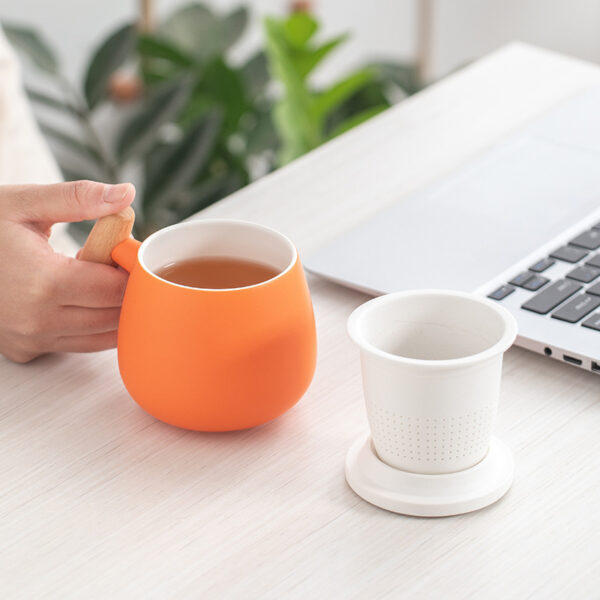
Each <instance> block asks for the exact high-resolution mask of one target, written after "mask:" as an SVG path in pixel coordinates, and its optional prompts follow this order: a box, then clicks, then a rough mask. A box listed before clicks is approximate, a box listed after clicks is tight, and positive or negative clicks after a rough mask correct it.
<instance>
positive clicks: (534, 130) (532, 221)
mask: <svg viewBox="0 0 600 600" xmlns="http://www.w3.org/2000/svg"><path fill="white" fill-rule="evenodd" d="M365 194H368V190H365ZM305 266H306V268H307V269H308V270H309V271H312V272H314V273H318V274H320V275H323V276H325V277H327V278H329V279H332V280H334V281H336V282H338V283H341V284H343V285H346V286H349V287H352V288H355V289H358V290H361V291H364V292H367V293H369V294H372V295H378V294H383V293H388V292H393V291H398V290H408V289H414V288H446V289H457V290H466V291H475V292H477V293H480V294H482V295H485V296H488V297H489V298H492V299H494V300H495V301H496V302H499V303H501V304H502V305H503V306H505V307H506V308H508V309H509V310H510V311H511V312H512V314H513V315H514V316H515V317H516V319H517V321H518V324H519V336H518V338H517V342H516V343H517V344H518V345H519V346H522V347H524V348H527V349H529V350H533V351H535V352H539V353H542V354H545V355H546V356H549V357H552V358H554V359H557V360H560V361H562V362H567V363H569V364H571V365H574V366H577V367H579V368H582V369H585V370H587V371H593V372H597V373H599V374H600V88H594V89H592V90H590V91H587V92H585V93H582V94H579V95H577V96H575V97H573V98H571V99H570V100H567V101H565V102H563V103H562V104H560V105H559V106H558V107H557V108H554V109H552V110H551V111H550V112H547V113H545V114H544V115H543V116H541V117H539V118H537V119H536V120H535V121H533V122H531V123H530V124H529V125H527V126H526V127H524V128H521V129H520V130H519V131H518V132H517V133H516V134H514V135H512V136H511V137H510V138H508V139H504V140H503V141H502V142H501V143H500V144H498V145H496V146H494V147H493V148H491V149H490V150H488V151H486V152H485V153H484V154H481V155H480V156H479V157H478V158H477V159H475V160H472V161H470V162H469V163H468V164H466V165H464V166H463V167H462V168H460V169H459V170H457V171H455V172H454V173H453V174H452V175H450V176H448V177H445V178H444V179H443V180H441V181H439V182H437V183H436V184H435V185H432V186H429V187H427V188H426V189H423V190H422V191H420V192H418V193H414V194H411V195H408V196H406V197H404V198H399V200H398V202H397V203H395V204H394V205H393V206H391V207H389V208H386V209H385V210H383V211H382V212H380V213H378V214H377V215H375V216H374V217H373V218H371V219H370V220H368V221H365V222H364V223H362V224H361V225H360V226H358V227H356V228H355V229H353V230H351V231H349V232H347V233H345V234H344V235H342V236H340V237H338V238H336V239H334V240H332V241H331V242H330V243H329V244H327V245H326V246H325V247H323V248H321V249H320V250H319V251H317V252H316V253H315V254H313V255H312V256H308V257H307V258H306V259H305Z"/></svg>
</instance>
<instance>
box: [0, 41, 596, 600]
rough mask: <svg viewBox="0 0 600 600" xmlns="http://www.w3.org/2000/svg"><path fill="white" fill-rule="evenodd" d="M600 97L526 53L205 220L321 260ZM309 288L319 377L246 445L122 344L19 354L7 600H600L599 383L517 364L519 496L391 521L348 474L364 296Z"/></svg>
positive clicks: (4, 572)
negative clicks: (536, 119)
mask: <svg viewBox="0 0 600 600" xmlns="http://www.w3.org/2000/svg"><path fill="white" fill-rule="evenodd" d="M597 83H600V69H598V68H597V67H594V66H591V65H588V64H585V63H582V62H580V61H577V60H573V59H569V58H565V57H561V56H558V55H555V54H552V53H549V52H546V51H543V50H539V49H536V48H532V47H528V46H524V45H521V44H513V45H510V46H508V47H506V48H504V49H502V50H500V51H498V52H496V53H495V54H493V55H491V56H489V57H487V58H485V59H483V60H481V61H479V62H477V63H475V64H473V65H471V66H470V67H468V68H466V69H464V70H462V71H461V72H459V73H457V74H455V75H453V76H451V77H450V78H448V79H447V80H445V81H443V82H441V83H439V84H436V85H434V86H432V87H431V88H429V89H427V90H426V91H424V92H423V93H421V94H419V95H417V96H414V97H412V98H410V99H408V100H407V101H406V102H404V103H402V104H400V105H398V106H397V107H395V108H393V109H391V110H389V111H387V112H386V113H384V114H382V115H381V116H378V117H376V118H375V119H373V120H372V121H370V122H369V123H367V124H365V125H363V126H361V127H359V128H358V129H356V130H354V131H351V132H350V133H349V134H347V135H345V136H343V137H342V138H340V139H337V140H335V141H333V142H331V143H329V144H328V145H326V146H325V147H322V148H320V149H318V150H317V151H315V152H313V153H311V154H309V155H308V156H305V157H303V158H301V159H300V160H298V161H296V162H295V163H293V164H292V165H290V166H288V167H286V168H284V169H281V170H280V171H278V172H276V173H274V174H272V175H270V176H267V177H265V178H264V179H262V180H261V181H259V182H257V183H255V184H253V185H251V186H249V187H248V188H246V189H244V190H242V191H240V192H238V193H236V194H234V195H233V196H231V197H230V198H228V199H226V200H224V201H222V202H220V203H219V204H217V205H215V206H213V207H210V208H209V209H208V210H206V211H204V212H203V213H202V214H201V215H199V216H200V218H203V217H208V216H230V217H236V218H243V219H249V220H253V221H257V222H260V223H264V224H267V225H271V226H274V227H276V228H278V229H280V230H281V231H283V232H284V233H286V234H288V235H289V236H291V237H292V239H293V240H294V241H295V242H296V244H297V245H298V248H299V251H300V255H301V256H302V255H306V253H308V252H310V251H311V250H312V249H314V248H316V247H318V246H319V245H320V244H322V243H323V242H325V241H327V240H328V239H330V238H331V236H332V235H335V234H336V233H338V232H340V231H343V230H345V229H347V228H349V227H351V226H352V225H354V224H356V223H357V222H359V221H360V220H361V219H363V218H365V217H366V216H367V215H369V214H371V213H373V212H374V211H376V210H378V209H380V208H382V207H384V206H386V205H387V204H389V203H390V202H393V201H395V200H397V199H398V198H399V197H400V196H402V194H404V193H407V192H409V191H411V190H413V189H415V188H417V187H419V186H421V185H423V184H424V183H426V182H429V181H431V180H432V179H434V178H436V177H438V176H440V175H442V174H443V173H446V172H448V171H449V170H451V169H452V168H453V167H455V166H456V165H458V164H460V163H461V162H463V161H465V160H466V159H468V158H469V157H470V156H472V155H474V154H476V153H477V152H479V151H480V150H481V149H482V148H484V147H486V146H488V145H490V144H491V143H493V142H494V141H496V140H498V139H500V138H501V137H502V136H504V135H506V134H507V133H509V132H510V131H511V130H513V129H514V128H515V127H517V126H518V125H519V124H521V123H523V122H525V121H527V120H528V119H530V118H532V117H533V116H535V115H537V114H539V113H540V112H542V111H543V110H545V109H547V108H549V107H551V106H553V105H554V104H556V103H557V102H558V101H559V100H560V99H561V98H564V97H566V96H568V95H571V94H573V93H575V92H576V91H577V90H580V89H582V88H585V87H587V86H590V85H593V84H597ZM399 231H400V232H401V224H399ZM309 283H310V287H311V292H312V297H313V301H314V306H315V313H316V319H317V327H318V336H319V360H318V367H317V371H316V375H315V379H314V381H313V383H312V385H311V387H310V389H309V391H308V393H307V394H306V395H305V397H304V398H303V399H302V400H301V401H300V402H299V403H298V404H297V405H296V407H294V408H293V409H292V410H291V411H289V412H288V413H287V414H285V415H284V416H283V417H281V418H279V419H277V420H276V421H274V422H272V423H269V424H267V425H264V426H262V427H258V428H256V429H253V430H249V431H243V432H237V433H228V434H203V433H193V432H186V431H183V430H179V429H175V428H173V427H170V426H168V425H164V424H162V423H160V422H157V421H156V420H154V419H153V418H152V417H150V416H148V415H147V414H146V413H144V412H143V411H142V410H141V409H140V408H138V407H137V405H136V404H135V403H134V402H133V401H132V400H131V399H130V397H129V396H128V394H127V392H126V391H125V389H124V387H123V385H122V383H121V380H120V378H119V374H118V370H117V363H116V353H115V352H114V351H109V352H103V353H98V354H90V355H53V356H46V357H43V358H41V359H39V360H37V361H35V362H34V363H32V364H29V365H16V364H12V363H9V362H8V361H5V360H3V359H0V392H1V397H0V477H1V485H0V592H1V593H0V595H1V596H2V598H61V599H65V598H77V599H82V598H85V599H91V598H111V599H114V598H126V599H131V598H157V599H164V598H201V599H212V598H215V599H223V598H236V599H237V598H240V599H254V598H261V599H262V598H265V599H281V598H286V599H288V598H290V599H308V598H310V599H314V598H318V599H321V598H323V599H338V598H340V599H346V598H348V599H365V598H366V599H371V598H372V599H394V598H415V599H422V598H461V599H462V598H485V599H489V598H503V599H504V598H543V599H546V598H570V599H573V598H594V597H598V594H599V591H598V590H599V589H600V510H599V509H598V507H599V506H600V485H599V482H600V378H599V377H598V376H595V375H592V374H586V373H584V372H582V371H580V370H577V369H574V368H571V367H569V366H567V365H560V364H557V363H556V362H555V361H550V360H545V359H544V357H542V356H537V355H534V354H530V353H528V352H526V351H524V350H521V349H516V348H515V349H512V350H510V351H509V352H508V353H507V356H506V361H505V367H504V379H503V387H502V396H501V403H500V411H499V417H498V424H497V434H498V435H499V436H500V437H501V438H502V439H503V440H504V441H505V442H506V443H507V444H508V445H509V446H510V447H511V448H512V450H513V451H514V454H515V459H516V465H517V469H516V477H515V482H514V485H513V488H512V489H511V491H510V492H509V493H508V495H507V496H506V497H505V498H504V499H502V500H501V501H500V502H498V503H497V504H495V505H493V506H491V507H489V508H487V509H484V510H482V511H480V512H477V513H473V514H469V515H464V516H459V517H452V518H445V519H418V518H410V517H403V516H398V515H394V514H391V513H387V512H385V511H383V510H379V509H376V508H374V507H372V506H370V505H369V504H367V503H365V502H363V501H362V500H361V499H359V498H358V497H357V496H356V495H355V494H354V493H353V492H352V491H351V490H350V489H349V488H348V487H347V485H346V483H345V481H344V475H343V464H344V456H345V453H346V451H347V449H348V447H349V446H350V444H351V443H352V442H353V441H354V439H355V438H356V437H357V436H358V435H359V434H360V433H361V432H362V431H363V430H364V429H365V427H366V420H365V411H364V407H363V399H362V394H361V382H360V373H359V364H358V352H357V351H356V350H355V348H354V347H353V346H352V344H351V342H350V340H349V339H348V337H347V335H346V331H345V322H346V319H347V317H348V315H349V314H350V312H351V311H352V310H353V309H354V308H355V307H356V306H357V305H359V304H360V303H362V302H363V301H364V300H365V299H366V297H365V296H362V295H361V294H358V293H355V292H351V291H348V290H346V289H344V288H342V287H339V286H336V285H334V284H331V283H328V282H326V281H323V280H321V279H318V278H316V277H309ZM599 343H600V342H599Z"/></svg>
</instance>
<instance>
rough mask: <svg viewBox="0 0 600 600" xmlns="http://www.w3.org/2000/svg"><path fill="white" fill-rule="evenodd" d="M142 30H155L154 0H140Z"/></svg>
mask: <svg viewBox="0 0 600 600" xmlns="http://www.w3.org/2000/svg"><path fill="white" fill-rule="evenodd" d="M140 31H142V32H143V33H150V32H151V31H154V6H153V2H152V0H140Z"/></svg>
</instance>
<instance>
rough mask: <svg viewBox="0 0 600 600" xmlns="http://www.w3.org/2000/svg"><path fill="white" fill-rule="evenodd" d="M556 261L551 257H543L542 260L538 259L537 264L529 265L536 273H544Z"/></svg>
mask: <svg viewBox="0 0 600 600" xmlns="http://www.w3.org/2000/svg"><path fill="white" fill-rule="evenodd" d="M555 262H556V261H555V260H552V259H551V258H542V260H538V261H537V262H536V263H535V265H531V266H530V267H529V270H530V271H533V272H535V273H543V272H544V271H545V270H546V269H547V268H548V267H551V266H552V265H553V264H554V263H555Z"/></svg>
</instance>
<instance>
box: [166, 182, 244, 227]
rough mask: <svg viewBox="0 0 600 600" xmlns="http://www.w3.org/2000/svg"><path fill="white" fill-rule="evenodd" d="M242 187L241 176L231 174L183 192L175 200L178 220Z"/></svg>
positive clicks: (198, 184) (201, 183)
mask: <svg viewBox="0 0 600 600" xmlns="http://www.w3.org/2000/svg"><path fill="white" fill-rule="evenodd" d="M242 185H243V179H242V177H241V175H240V174H239V173H237V172H231V173H226V174H225V175H221V176H219V177H211V178H209V179H206V180H204V181H201V182H200V183H197V184H196V185H194V186H192V187H191V188H189V189H186V190H183V191H182V192H181V193H180V194H179V195H178V196H177V197H176V200H175V202H176V206H177V215H178V220H181V219H187V218H188V217H191V216H192V215H195V214H196V213H197V212H199V211H201V210H202V209H204V208H206V207H207V206H210V205H211V204H214V203H215V202H218V201H219V200H221V199H222V198H225V197H226V196H229V194H232V193H233V192H235V191H236V190H239V189H240V188H241V187H242Z"/></svg>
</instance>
